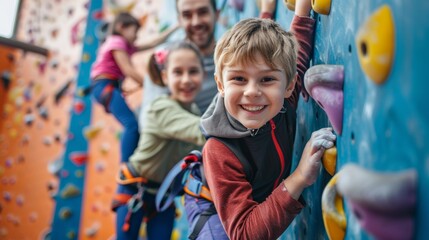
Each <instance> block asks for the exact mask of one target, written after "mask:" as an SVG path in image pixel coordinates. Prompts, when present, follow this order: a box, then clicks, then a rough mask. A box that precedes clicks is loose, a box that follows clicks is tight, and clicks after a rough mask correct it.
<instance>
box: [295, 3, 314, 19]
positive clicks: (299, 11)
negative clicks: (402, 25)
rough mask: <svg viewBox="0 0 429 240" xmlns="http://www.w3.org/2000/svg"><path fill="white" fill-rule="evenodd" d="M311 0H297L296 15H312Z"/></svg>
mask: <svg viewBox="0 0 429 240" xmlns="http://www.w3.org/2000/svg"><path fill="white" fill-rule="evenodd" d="M310 11H311V0H296V4H295V15H297V16H300V17H302V16H310Z"/></svg>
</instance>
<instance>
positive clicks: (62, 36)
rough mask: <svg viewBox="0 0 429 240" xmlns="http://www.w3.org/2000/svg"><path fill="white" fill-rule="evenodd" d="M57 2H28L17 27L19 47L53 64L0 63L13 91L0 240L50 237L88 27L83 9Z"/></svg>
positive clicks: (7, 99)
mask: <svg viewBox="0 0 429 240" xmlns="http://www.w3.org/2000/svg"><path fill="white" fill-rule="evenodd" d="M58 2H59V1H54V0H52V1H22V9H21V12H20V17H19V18H20V20H19V25H18V27H17V39H19V40H21V41H23V42H27V43H32V44H35V45H37V46H42V47H46V48H48V49H49V52H50V54H49V57H45V56H41V55H38V54H35V53H31V52H24V51H22V50H19V49H13V52H12V55H10V54H7V55H2V58H1V60H0V66H1V67H2V70H3V67H5V66H9V67H8V68H10V69H9V70H8V71H9V73H10V77H9V79H10V85H9V88H8V89H7V90H6V91H4V90H2V91H1V92H0V93H1V94H0V98H1V99H2V100H4V101H3V104H1V105H0V106H1V109H0V112H1V116H0V122H1V124H0V126H1V129H0V149H1V151H0V152H1V153H0V169H1V171H0V178H1V183H0V184H1V187H0V192H1V199H0V204H1V210H0V239H39V238H40V239H43V238H44V236H45V235H46V234H47V233H48V232H49V231H50V230H49V229H50V225H51V221H52V220H51V219H52V213H53V207H54V201H53V198H52V197H53V195H55V192H56V190H57V187H58V180H57V177H56V170H57V169H58V166H57V165H56V163H58V159H60V158H61V156H62V155H63V154H64V152H63V151H64V143H65V141H66V139H67V128H68V125H69V117H68V116H69V113H70V106H71V102H72V97H71V96H72V91H71V90H72V89H73V88H74V79H75V77H76V74H77V69H76V66H77V64H78V63H79V61H80V60H79V56H80V52H81V46H82V45H81V43H80V42H81V41H80V37H81V35H80V33H81V31H80V30H83V27H84V26H83V25H82V24H77V25H76V23H77V22H79V20H80V19H81V18H84V17H85V14H87V8H86V6H85V3H86V2H85V1H72V2H71V1H64V2H63V3H62V4H58ZM73 26H76V27H75V28H73ZM2 49H3V48H2ZM3 73H4V72H2V76H3ZM2 81H3V77H2ZM69 82H70V83H69ZM61 90H62V91H61Z"/></svg>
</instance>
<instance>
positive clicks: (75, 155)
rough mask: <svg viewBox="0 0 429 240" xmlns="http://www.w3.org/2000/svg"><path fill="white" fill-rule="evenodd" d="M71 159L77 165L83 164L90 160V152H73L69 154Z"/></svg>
mask: <svg viewBox="0 0 429 240" xmlns="http://www.w3.org/2000/svg"><path fill="white" fill-rule="evenodd" d="M69 158H70V160H71V161H72V162H73V163H74V165H76V166H82V165H83V164H85V163H86V161H87V160H88V154H87V153H86V152H72V153H70V155H69Z"/></svg>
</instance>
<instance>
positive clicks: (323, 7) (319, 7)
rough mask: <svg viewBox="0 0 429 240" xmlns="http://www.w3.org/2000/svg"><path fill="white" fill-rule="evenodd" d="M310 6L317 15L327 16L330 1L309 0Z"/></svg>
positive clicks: (329, 10) (329, 9)
mask: <svg viewBox="0 0 429 240" xmlns="http://www.w3.org/2000/svg"><path fill="white" fill-rule="evenodd" d="M311 6H312V7H313V10H314V11H315V12H317V13H319V14H323V15H329V13H330V12H331V0H311Z"/></svg>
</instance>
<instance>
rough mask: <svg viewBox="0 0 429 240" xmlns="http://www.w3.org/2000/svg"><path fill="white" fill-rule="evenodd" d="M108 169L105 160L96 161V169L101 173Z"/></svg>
mask: <svg viewBox="0 0 429 240" xmlns="http://www.w3.org/2000/svg"><path fill="white" fill-rule="evenodd" d="M104 169H106V164H105V163H104V162H103V161H97V162H96V163H95V170H96V171H97V172H99V173H101V172H103V171H104Z"/></svg>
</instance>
